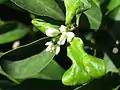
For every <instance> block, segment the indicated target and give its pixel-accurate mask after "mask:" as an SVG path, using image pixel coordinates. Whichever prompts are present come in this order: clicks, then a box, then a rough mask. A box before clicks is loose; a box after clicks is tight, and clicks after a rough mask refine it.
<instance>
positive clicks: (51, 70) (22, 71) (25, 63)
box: [2, 38, 64, 80]
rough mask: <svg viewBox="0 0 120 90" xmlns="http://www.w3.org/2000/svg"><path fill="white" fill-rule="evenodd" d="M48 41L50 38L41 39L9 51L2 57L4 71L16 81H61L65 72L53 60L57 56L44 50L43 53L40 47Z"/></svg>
mask: <svg viewBox="0 0 120 90" xmlns="http://www.w3.org/2000/svg"><path fill="white" fill-rule="evenodd" d="M47 41H48V38H45V39H40V40H37V41H35V42H33V43H30V44H28V45H25V46H21V47H19V48H18V49H14V50H11V51H8V52H7V53H5V54H4V55H3V56H2V60H3V63H2V68H3V70H4V71H5V72H6V73H7V74H9V75H11V76H12V77H14V78H15V79H26V78H42V79H53V80H60V79H61V76H62V74H63V72H64V70H63V69H62V68H61V67H60V66H59V65H58V64H57V63H56V62H55V61H53V60H52V59H53V57H54V55H55V53H54V51H53V52H46V50H43V51H42V52H41V48H40V47H41V46H42V45H45V43H46V42H47ZM43 48H44V46H43ZM27 54H29V55H27ZM23 55H24V56H23ZM13 57H16V58H13ZM13 59H14V60H13Z"/></svg>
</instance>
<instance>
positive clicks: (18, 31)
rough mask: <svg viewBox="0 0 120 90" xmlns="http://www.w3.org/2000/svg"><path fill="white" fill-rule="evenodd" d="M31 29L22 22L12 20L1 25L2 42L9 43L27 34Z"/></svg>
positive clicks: (0, 38) (0, 36) (0, 37)
mask: <svg viewBox="0 0 120 90" xmlns="http://www.w3.org/2000/svg"><path fill="white" fill-rule="evenodd" d="M29 31H30V29H29V28H27V27H25V26H24V25H22V24H20V23H15V22H10V23H5V24H4V25H0V44H4V43H9V42H12V41H15V40H18V39H20V38H22V37H23V36H25V35H26V34H27V33H28V32H29Z"/></svg>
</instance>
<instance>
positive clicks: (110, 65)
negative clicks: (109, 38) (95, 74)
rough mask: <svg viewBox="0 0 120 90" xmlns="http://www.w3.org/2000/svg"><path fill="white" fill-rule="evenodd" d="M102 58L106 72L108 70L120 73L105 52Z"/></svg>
mask: <svg viewBox="0 0 120 90" xmlns="http://www.w3.org/2000/svg"><path fill="white" fill-rule="evenodd" d="M104 60H105V64H106V73H108V72H112V73H120V72H119V70H118V69H117V67H116V66H115V64H114V63H113V62H112V60H111V59H110V57H109V56H108V55H107V54H106V53H105V54H104Z"/></svg>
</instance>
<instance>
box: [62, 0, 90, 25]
mask: <svg viewBox="0 0 120 90" xmlns="http://www.w3.org/2000/svg"><path fill="white" fill-rule="evenodd" d="M64 3H65V7H66V25H69V24H71V21H72V19H73V17H74V16H75V15H76V14H78V13H79V12H81V11H83V10H86V9H88V8H90V7H91V4H90V3H89V2H88V0H64Z"/></svg>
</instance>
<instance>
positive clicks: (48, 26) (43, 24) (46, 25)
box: [32, 19, 60, 34]
mask: <svg viewBox="0 0 120 90" xmlns="http://www.w3.org/2000/svg"><path fill="white" fill-rule="evenodd" d="M32 24H33V25H34V26H35V27H37V28H38V29H39V30H40V31H41V32H43V33H44V34H45V31H46V30H48V29H51V30H52V29H56V30H57V31H58V29H59V27H60V26H57V25H52V24H50V23H47V22H45V21H43V20H42V19H33V20H32Z"/></svg>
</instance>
